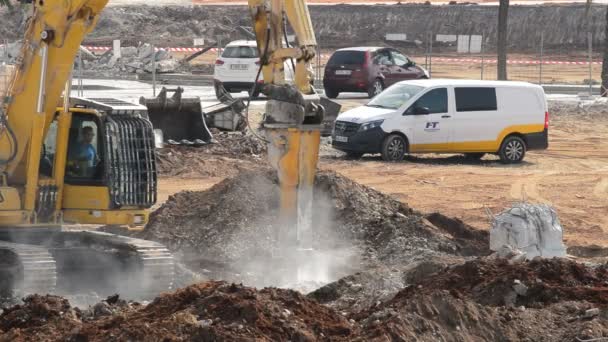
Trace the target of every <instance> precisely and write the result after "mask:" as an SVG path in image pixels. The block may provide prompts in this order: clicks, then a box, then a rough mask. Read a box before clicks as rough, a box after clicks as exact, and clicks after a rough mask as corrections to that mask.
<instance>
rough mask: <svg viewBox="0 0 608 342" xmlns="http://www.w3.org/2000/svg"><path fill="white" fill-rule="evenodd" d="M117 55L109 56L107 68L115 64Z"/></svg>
mask: <svg viewBox="0 0 608 342" xmlns="http://www.w3.org/2000/svg"><path fill="white" fill-rule="evenodd" d="M118 59H119V58H118V57H116V56H112V57H110V60H109V61H108V63H107V66H108V68H113V67H114V66H116V63H117V62H118Z"/></svg>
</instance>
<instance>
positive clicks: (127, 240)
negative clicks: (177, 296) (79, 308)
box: [54, 231, 175, 299]
mask: <svg viewBox="0 0 608 342" xmlns="http://www.w3.org/2000/svg"><path fill="white" fill-rule="evenodd" d="M55 241H56V245H58V244H57V241H61V245H63V246H70V248H63V249H62V246H61V245H60V246H58V248H57V249H55V250H54V254H55V255H56V258H57V259H58V260H61V265H60V269H61V270H62V273H65V274H61V273H60V277H61V276H64V277H65V278H67V279H73V280H72V281H71V283H74V282H75V281H77V280H78V279H79V278H81V274H84V275H88V276H89V277H90V278H89V279H88V280H89V282H90V283H92V285H95V284H98V283H100V282H102V281H105V286H104V287H105V288H102V289H97V290H96V292H97V293H99V294H100V295H110V294H113V293H119V294H120V295H121V296H123V297H125V298H131V299H142V298H147V297H154V296H156V295H158V294H159V293H160V292H163V291H168V290H171V289H173V282H174V277H175V261H174V258H173V255H172V254H171V252H169V250H168V249H167V248H166V247H165V246H163V245H162V244H160V243H157V242H154V241H148V240H143V239H137V238H132V237H127V236H121V235H115V234H110V233H104V232H97V231H80V232H74V231H72V232H62V234H61V235H60V237H59V238H56V239H55ZM91 255H94V257H91ZM80 257H82V258H88V260H96V261H95V262H92V263H91V262H89V264H87V265H84V264H78V263H75V262H74V260H75V259H76V260H77V259H78V258H80Z"/></svg>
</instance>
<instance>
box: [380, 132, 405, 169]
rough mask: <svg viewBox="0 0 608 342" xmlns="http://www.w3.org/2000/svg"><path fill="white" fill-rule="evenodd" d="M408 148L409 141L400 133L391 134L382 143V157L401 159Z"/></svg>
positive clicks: (387, 159)
mask: <svg viewBox="0 0 608 342" xmlns="http://www.w3.org/2000/svg"><path fill="white" fill-rule="evenodd" d="M406 150H407V142H406V141H405V139H404V138H403V137H402V136H400V135H398V134H391V135H389V136H388V137H386V139H384V142H383V143H382V159H383V160H385V161H391V162H396V161H401V160H403V157H404V156H405V152H406Z"/></svg>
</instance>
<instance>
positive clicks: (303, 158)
mask: <svg viewBox="0 0 608 342" xmlns="http://www.w3.org/2000/svg"><path fill="white" fill-rule="evenodd" d="M264 93H265V94H266V95H268V96H269V97H270V98H271V99H270V100H269V101H268V102H267V104H266V116H265V119H264V122H263V128H264V131H265V134H266V138H267V140H268V158H269V160H270V163H271V165H272V166H273V167H274V168H275V169H276V170H277V173H278V177H279V184H280V191H281V207H280V209H281V224H280V229H279V231H278V236H277V239H278V240H279V241H280V242H281V245H282V246H285V247H286V248H289V247H291V248H294V247H295V248H298V249H310V248H312V227H311V225H312V222H311V220H312V212H311V211H312V194H313V186H314V180H315V173H316V168H317V162H318V159H319V143H320V140H321V122H322V121H323V107H322V106H320V105H319V101H320V100H319V97H318V95H316V94H313V95H302V94H301V93H300V92H298V90H297V89H296V88H295V87H293V86H290V85H281V86H277V85H266V86H265V89H264ZM294 228H295V229H294Z"/></svg>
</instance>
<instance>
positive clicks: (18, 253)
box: [0, 241, 57, 297]
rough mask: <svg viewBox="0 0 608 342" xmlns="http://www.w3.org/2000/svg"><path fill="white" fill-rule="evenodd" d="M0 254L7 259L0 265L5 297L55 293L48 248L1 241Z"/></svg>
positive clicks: (53, 265) (55, 267) (53, 260)
mask: <svg viewBox="0 0 608 342" xmlns="http://www.w3.org/2000/svg"><path fill="white" fill-rule="evenodd" d="M0 253H2V255H5V256H7V257H8V258H5V259H4V260H3V263H2V265H1V266H0V273H1V274H2V276H3V277H2V278H3V279H2V280H3V286H2V292H4V295H5V296H14V297H18V296H24V295H27V294H32V293H53V292H55V289H56V286H57V266H56V263H55V259H54V258H53V256H52V255H51V253H49V251H48V249H46V248H44V247H39V246H34V245H27V244H19V243H12V242H5V241H0Z"/></svg>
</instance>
